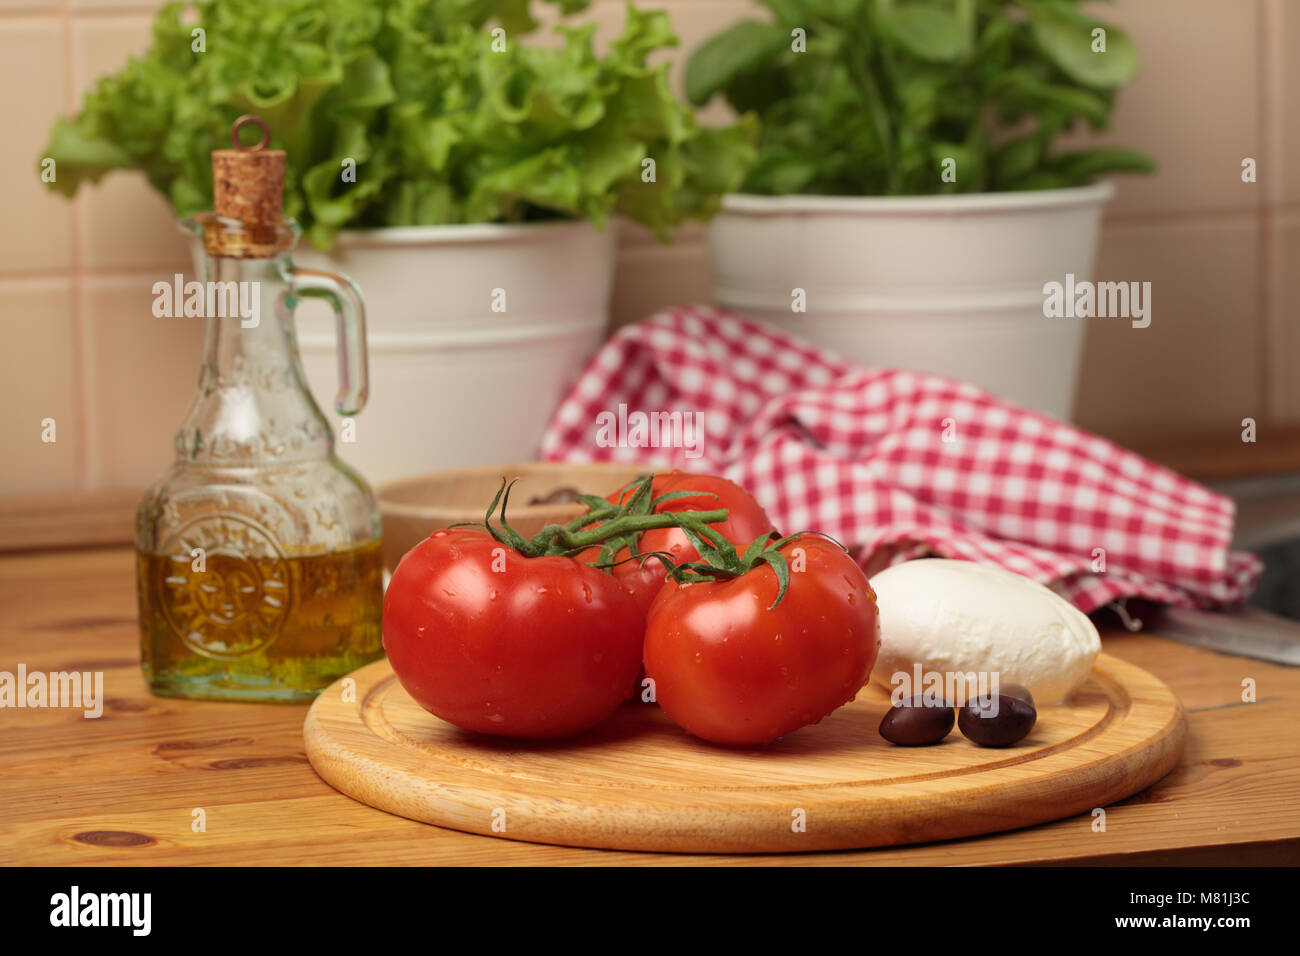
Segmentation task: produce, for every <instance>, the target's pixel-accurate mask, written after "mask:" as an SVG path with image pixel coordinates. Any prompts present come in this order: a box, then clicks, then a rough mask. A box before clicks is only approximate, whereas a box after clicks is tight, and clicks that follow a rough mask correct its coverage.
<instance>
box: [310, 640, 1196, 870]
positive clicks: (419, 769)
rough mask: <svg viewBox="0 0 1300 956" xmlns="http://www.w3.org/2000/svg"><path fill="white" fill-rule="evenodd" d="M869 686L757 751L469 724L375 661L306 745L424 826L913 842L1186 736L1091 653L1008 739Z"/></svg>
mask: <svg viewBox="0 0 1300 956" xmlns="http://www.w3.org/2000/svg"><path fill="white" fill-rule="evenodd" d="M888 709H889V695H888V693H887V692H886V691H884V690H883V689H881V688H880V687H878V686H876V685H874V684H873V685H869V686H868V687H866V688H864V689H863V691H862V692H861V693H859V694H858V697H857V699H856V700H854V701H853V702H852V703H850V704H848V705H846V706H844V707H841V708H840V709H839V710H837V711H835V712H834V713H833V714H831V715H830V716H829V717H827V718H825V719H824V720H822V721H821V722H820V723H819V724H817V725H816V726H815V727H806V728H803V729H802V730H800V731H798V732H796V733H793V734H790V735H789V736H787V737H784V738H782V739H781V740H778V741H776V742H775V743H773V744H772V745H771V746H769V747H766V748H752V749H737V748H728V747H716V746H712V745H710V744H708V743H706V742H704V741H701V740H698V739H696V738H694V737H691V736H689V735H687V734H685V733H683V732H682V731H681V730H679V729H678V728H677V727H675V726H674V725H673V724H672V722H671V721H670V720H668V718H667V717H666V716H665V715H664V713H663V712H662V711H661V710H659V708H657V707H652V706H644V705H642V704H640V703H639V702H632V703H628V704H625V705H624V706H623V707H621V708H620V709H619V710H618V711H617V712H616V713H615V714H614V715H613V716H612V717H611V718H610V719H608V720H607V721H605V722H604V723H602V724H601V725H600V726H599V727H597V728H596V729H595V730H593V731H591V732H590V733H588V734H584V735H583V736H582V737H580V738H577V739H575V740H570V741H558V742H554V743H546V744H521V743H519V742H518V741H509V740H504V739H499V738H492V737H485V736H482V735H477V734H469V733H465V732H463V731H461V730H460V729H459V728H457V727H455V726H453V725H451V724H448V723H445V722H444V721H442V720H439V719H438V718H437V717H435V716H433V715H432V714H429V713H427V712H426V711H424V710H423V709H422V708H421V707H420V706H419V705H418V704H416V703H415V701H413V700H412V699H411V697H410V695H408V694H407V693H406V691H405V690H403V689H402V686H401V684H400V683H398V681H397V678H396V677H395V676H394V674H393V669H392V667H391V666H389V664H388V661H386V660H381V661H376V662H375V663H373V664H369V665H367V666H365V667H363V668H361V669H360V670H358V671H356V672H355V673H354V674H352V675H350V676H349V677H348V678H343V679H341V680H339V681H337V682H335V683H334V684H333V685H332V686H330V687H328V688H326V690H325V691H324V692H323V693H322V694H321V696H320V697H318V698H317V699H316V701H315V703H314V704H313V705H312V706H311V709H310V711H309V712H308V714H307V720H306V723H305V726H304V738H305V741H306V747H307V758H308V759H309V760H310V761H311V764H312V766H313V767H314V768H315V769H316V772H317V773H319V774H320V775H321V777H322V778H324V779H325V780H326V781H327V782H328V783H330V784H331V785H332V786H333V787H335V788H336V789H338V790H340V791H342V792H343V793H346V794H348V795H349V796H352V797H354V798H356V799H358V800H360V801H362V802H363V803H366V804H369V805H370V806H373V807H377V808H379V809H381V810H387V811H389V812H391V813H396V814H399V815H400V816H404V817H410V818H411V819H414V820H422V821H424V822H425V823H432V824H438V825H440V826H448V827H452V828H454V829H457V830H466V831H469V832H471V833H482V834H485V835H488V836H502V837H506V838H509V839H515V840H528V841H530V842H537V843H556V844H561V845H565V846H586V847H596V848H600V849H617V850H650V851H661V852H695V853H718V852H729V853H759V852H768V853H780V852H802V851H807V850H845V849H856V848H860V847H872V846H892V845H896V844H904V843H922V842H931V841H936V840H946V839H952V838H954V837H964V836H971V835H973V834H978V833H989V832H993V831H997V830H1010V829H1015V828H1018V827H1023V826H1028V825H1029V824H1033V823H1041V822H1043V821H1045V820H1055V819H1060V818H1061V817H1067V816H1072V815H1074V814H1077V813H1086V812H1090V811H1091V810H1092V809H1093V808H1096V807H1104V806H1106V805H1107V804H1110V803H1112V802H1114V801H1115V800H1118V799H1121V798H1123V797H1127V796H1130V795H1132V794H1134V793H1136V792H1137V791H1139V790H1141V789H1142V788H1143V787H1145V786H1147V785H1148V784H1151V783H1153V782H1155V781H1156V780H1159V779H1160V778H1161V777H1163V776H1164V775H1165V774H1166V773H1168V772H1169V770H1170V769H1171V768H1172V767H1173V766H1174V764H1175V763H1176V762H1177V760H1178V757H1179V755H1180V754H1181V752H1182V748H1183V742H1184V739H1185V736H1186V727H1185V723H1184V720H1183V711H1182V707H1181V706H1180V705H1179V703H1178V700H1177V698H1176V697H1175V696H1174V695H1173V693H1172V692H1171V691H1170V690H1169V688H1167V687H1166V686H1165V685H1164V684H1162V683H1160V681H1158V680H1157V679H1156V678H1154V677H1152V676H1151V675H1150V674H1148V673H1147V672H1146V671H1143V670H1141V669H1140V668H1137V667H1134V666H1133V665H1132V664H1127V663H1125V662H1123V661H1121V660H1119V659H1118V658H1115V657H1111V656H1110V655H1107V654H1103V655H1102V656H1101V657H1100V659H1099V660H1098V661H1097V665H1096V666H1095V667H1094V668H1093V673H1092V677H1091V678H1090V679H1089V681H1088V682H1087V683H1086V684H1085V685H1084V686H1083V687H1082V688H1081V689H1080V691H1079V692H1078V693H1077V694H1075V695H1074V697H1073V699H1072V700H1071V702H1070V704H1069V705H1063V706H1057V707H1043V708H1042V709H1041V711H1040V713H1039V719H1038V722H1037V724H1036V725H1035V726H1034V729H1033V731H1032V732H1031V733H1030V735H1029V736H1028V737H1026V738H1025V739H1024V740H1023V741H1021V742H1020V743H1019V744H1017V745H1016V746H1014V747H1008V748H999V749H992V748H983V747H977V746H975V745H974V744H972V743H971V742H970V741H968V740H966V738H965V737H963V736H962V735H961V734H960V733H959V732H957V731H955V730H954V732H953V733H951V734H949V736H948V737H947V739H945V740H944V741H943V742H942V743H941V744H939V745H938V746H933V747H894V746H891V745H890V744H888V743H887V742H886V741H885V740H883V739H881V737H880V736H879V734H878V733H877V732H876V728H877V726H878V725H879V723H880V719H881V717H883V716H884V714H885V712H886V711H887V710H888Z"/></svg>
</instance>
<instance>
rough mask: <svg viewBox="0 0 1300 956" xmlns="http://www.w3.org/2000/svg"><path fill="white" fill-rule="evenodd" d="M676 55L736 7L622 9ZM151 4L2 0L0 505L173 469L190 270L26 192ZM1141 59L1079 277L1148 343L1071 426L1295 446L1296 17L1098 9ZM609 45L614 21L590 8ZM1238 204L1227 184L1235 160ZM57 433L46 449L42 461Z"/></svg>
mask: <svg viewBox="0 0 1300 956" xmlns="http://www.w3.org/2000/svg"><path fill="white" fill-rule="evenodd" d="M643 2H644V5H646V6H661V7H666V8H668V9H670V10H671V11H672V13H673V16H674V18H675V22H676V24H677V26H678V30H679V33H680V34H681V35H682V37H683V40H684V44H685V45H686V46H687V47H689V46H690V45H691V44H692V43H694V42H696V41H697V40H698V39H699V38H700V37H702V36H705V35H708V34H709V33H711V32H712V31H714V30H716V29H718V28H719V27H721V26H722V25H724V24H726V23H728V22H729V21H731V20H732V19H733V18H735V17H736V16H737V15H740V14H741V13H743V12H745V11H747V10H748V9H750V8H751V7H752V4H751V2H749V0H655V2H648V0H643ZM156 5H157V4H156V2H155V0H0V103H2V104H3V110H2V115H3V116H4V118H5V134H4V136H2V137H0V162H2V163H3V168H4V169H5V170H6V171H7V174H6V175H5V176H4V177H3V179H0V196H2V197H3V203H2V205H3V209H4V213H5V219H4V226H5V228H4V229H3V230H0V331H2V332H3V335H4V337H5V338H4V343H3V346H2V347H0V381H3V383H4V384H3V394H4V396H5V406H6V407H5V413H4V415H3V417H2V418H0V448H3V450H4V456H3V467H0V492H6V491H9V492H16V491H38V490H59V489H76V488H97V487H114V486H138V485H141V484H143V483H144V482H146V481H147V480H148V479H149V478H150V477H151V476H152V475H154V474H155V473H156V472H157V471H158V470H160V469H161V468H162V467H163V466H164V465H165V464H166V462H167V461H168V460H169V458H170V446H171V436H172V432H173V430H174V429H175V427H176V424H177V422H178V421H179V419H180V417H181V415H182V414H183V411H184V409H185V407H186V405H187V403H188V401H189V398H190V395H191V393H192V390H193V387H194V380H195V374H196V371H197V362H198V349H199V340H200V336H201V329H200V327H199V325H198V324H197V323H193V322H180V323H176V324H174V325H169V324H166V323H165V322H164V323H161V324H160V321H159V320H156V319H154V318H153V317H152V315H151V312H150V302H151V298H152V296H151V293H150V285H151V283H152V282H153V281H154V280H155V279H157V278H159V277H160V276H166V275H170V274H171V273H172V272H174V271H177V270H178V269H184V268H185V267H186V266H187V264H188V263H187V259H186V251H185V249H184V246H183V245H182V243H181V242H180V241H179V240H178V238H177V234H176V232H175V227H174V225H173V222H172V219H171V217H170V215H169V212H168V210H167V207H166V205H165V203H164V202H163V201H162V200H161V199H160V198H158V197H157V196H156V195H154V194H153V193H152V192H151V191H150V190H149V189H148V188H147V187H146V186H145V185H144V183H143V181H142V180H141V179H140V178H139V177H137V176H134V175H128V174H120V175H114V176H109V177H108V178H106V179H105V180H104V181H103V182H102V183H101V184H100V186H99V187H98V188H95V189H90V190H83V191H82V193H81V194H80V195H79V196H78V197H77V198H76V200H75V201H73V202H67V201H64V200H62V199H59V198H56V197H54V196H51V195H48V194H46V192H45V190H44V188H43V187H42V186H41V184H40V183H39V181H38V178H37V176H36V174H35V171H34V169H35V158H36V157H37V156H38V154H39V151H40V150H41V149H42V148H43V146H44V145H45V142H46V137H47V134H48V129H49V124H50V120H51V118H52V117H53V116H54V115H55V114H57V113H59V112H71V111H73V110H75V109H76V108H77V106H78V104H79V102H80V98H81V95H82V93H83V92H84V91H85V89H86V88H87V87H88V86H89V85H90V84H91V83H92V82H93V81H94V79H95V78H96V77H98V76H99V75H101V74H103V73H105V72H108V71H110V70H113V69H115V68H116V67H118V66H119V65H120V64H121V63H122V61H123V60H124V59H125V57H126V56H127V55H128V54H130V53H133V52H136V51H140V50H143V49H144V47H145V46H146V45H147V42H148V26H149V22H150V15H151V12H152V10H153V8H154V7H155V6H156ZM1098 9H1099V10H1100V11H1101V12H1102V15H1103V16H1106V17H1109V18H1111V19H1113V20H1115V21H1117V22H1118V23H1120V24H1121V25H1122V26H1124V27H1125V28H1127V29H1128V30H1129V31H1130V32H1131V33H1132V34H1133V35H1134V37H1135V39H1136V40H1137V43H1138V46H1139V49H1140V51H1141V53H1142V57H1143V66H1142V70H1141V73H1140V74H1139V77H1138V79H1137V80H1136V81H1135V82H1134V83H1133V84H1132V85H1131V86H1130V87H1129V88H1127V89H1126V90H1125V91H1124V92H1123V93H1122V95H1121V102H1120V106H1119V109H1118V111H1117V115H1116V121H1115V124H1114V129H1113V132H1112V134H1111V135H1110V137H1109V138H1110V139H1113V140H1114V141H1115V142H1117V143H1123V144H1125V145H1129V146H1134V147H1138V148H1141V149H1144V150H1146V151H1148V152H1150V153H1152V154H1154V155H1155V157H1156V158H1157V160H1158V161H1159V163H1160V166H1161V172H1160V174H1159V175H1158V176H1157V177H1155V178H1152V179H1147V178H1140V179H1137V178H1135V179H1127V180H1125V181H1123V182H1122V183H1121V186H1120V191H1119V196H1118V197H1117V199H1116V200H1115V201H1114V202H1113V203H1112V204H1111V207H1110V209H1109V211H1108V214H1107V218H1106V227H1105V230H1104V235H1103V242H1102V249H1101V256H1100V265H1099V271H1100V276H1099V277H1100V278H1110V279H1124V280H1144V281H1151V282H1152V283H1153V300H1154V305H1155V310H1156V312H1155V315H1156V319H1155V321H1153V323H1152V325H1151V327H1150V328H1148V329H1144V330H1141V331H1134V330H1131V329H1130V328H1129V327H1128V325H1127V324H1126V323H1106V322H1096V323H1094V324H1093V325H1092V326H1090V328H1089V333H1088V340H1087V351H1086V359H1085V367H1084V374H1083V381H1082V385H1081V389H1080V394H1079V402H1078V411H1077V418H1078V420H1079V421H1080V422H1081V423H1082V424H1083V425H1085V426H1086V427H1090V428H1092V429H1094V430H1097V431H1101V432H1103V433H1105V434H1110V435H1115V436H1119V437H1121V438H1122V437H1124V436H1127V435H1132V434H1138V433H1142V432H1166V433H1168V432H1174V431H1181V430H1185V429H1190V430H1194V429H1200V428H1215V429H1217V428H1232V427H1239V426H1237V425H1236V424H1235V423H1237V422H1239V421H1240V420H1241V419H1242V418H1243V417H1246V416H1251V417H1254V418H1256V419H1258V420H1260V421H1261V422H1265V421H1275V422H1286V423H1300V375H1296V374H1295V373H1294V369H1293V367H1294V366H1295V365H1296V364H1297V362H1298V361H1300V307H1297V305H1296V304H1295V301H1294V300H1293V299H1292V298H1291V297H1290V295H1289V293H1288V286H1287V280H1288V278H1289V275H1290V274H1300V160H1297V159H1296V157H1298V156H1300V0H1118V2H1117V3H1115V4H1113V5H1102V6H1100V7H1099V8H1098ZM594 16H596V17H598V18H599V19H600V20H601V21H602V23H603V24H605V26H604V27H603V28H602V29H603V30H609V29H613V28H614V26H615V25H616V24H617V23H619V22H621V18H622V3H621V0H598V3H597V7H596V10H595V12H594ZM1246 156H1250V157H1252V158H1254V159H1255V160H1256V161H1257V163H1258V168H1259V182H1258V183H1255V184H1245V183H1242V182H1241V179H1240V164H1241V160H1242V158H1243V157H1246ZM707 289H708V267H707V262H706V260H705V255H704V246H703V242H702V239H701V236H700V233H699V232H698V230H693V231H689V232H688V233H687V235H686V236H685V237H684V239H683V241H681V242H679V243H678V245H677V246H675V247H672V248H669V249H665V248H662V247H659V246H658V245H656V244H653V243H648V242H644V241H640V240H638V239H637V238H636V237H630V238H629V239H628V241H627V242H626V243H625V248H624V253H623V258H622V262H621V264H620V268H619V278H618V285H617V288H616V292H615V303H614V308H615V314H616V318H617V319H619V320H630V319H632V318H635V317H637V316H639V315H641V314H643V313H644V312H645V311H646V310H648V309H651V308H653V307H655V306H657V305H660V304H663V303H665V302H667V301H672V300H674V299H678V300H681V299H699V298H702V297H703V296H704V295H705V294H706V293H707ZM45 418H54V419H55V420H56V421H57V428H58V440H57V441H56V442H54V443H52V444H47V443H43V442H41V441H40V440H39V434H40V422H41V420H42V419H45Z"/></svg>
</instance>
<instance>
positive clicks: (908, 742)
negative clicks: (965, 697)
mask: <svg viewBox="0 0 1300 956" xmlns="http://www.w3.org/2000/svg"><path fill="white" fill-rule="evenodd" d="M955 720H956V715H955V714H954V713H953V709H952V705H951V704H943V703H940V704H939V705H938V706H935V704H934V702H933V701H931V702H930V704H929V706H927V705H926V703H925V698H924V696H923V695H920V694H918V695H917V696H915V697H912V698H909V699H908V700H904V701H900V702H899V703H897V704H895V705H894V706H893V707H890V708H889V710H888V712H887V713H886V714H885V716H884V718H883V719H882V720H881V721H880V736H882V737H884V738H885V739H886V740H888V741H889V742H890V743H891V744H898V745H899V746H902V747H925V746H928V745H930V744H937V743H938V742H939V741H941V740H943V738H944V737H947V736H948V733H949V731H951V730H952V725H953V722H954V721H955Z"/></svg>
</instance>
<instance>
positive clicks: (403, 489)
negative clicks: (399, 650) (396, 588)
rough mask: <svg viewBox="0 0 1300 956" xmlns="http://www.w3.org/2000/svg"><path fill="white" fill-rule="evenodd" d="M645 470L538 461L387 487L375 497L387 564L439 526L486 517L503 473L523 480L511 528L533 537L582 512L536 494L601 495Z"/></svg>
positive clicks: (513, 495) (513, 499)
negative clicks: (567, 490)
mask: <svg viewBox="0 0 1300 956" xmlns="http://www.w3.org/2000/svg"><path fill="white" fill-rule="evenodd" d="M646 471H647V469H646V468H645V467H644V466H638V465H615V464H603V463H597V464H578V463H573V464H570V463H566V462H536V461H534V462H527V463H524V464H512V465H483V466H480V467H475V468H458V469H454V470H449V471H435V472H432V473H431V474H427V475H420V476H419V477H416V478H404V479H403V480H401V481H396V482H392V483H391V484H387V485H383V486H382V487H380V488H379V489H378V492H377V496H378V498H379V513H380V517H381V518H382V519H383V524H384V567H385V568H387V569H388V570H389V571H392V570H393V568H395V567H397V562H398V561H400V560H401V559H402V555H404V554H406V552H407V551H409V550H411V548H413V547H415V545H417V544H419V543H420V542H421V541H423V540H424V539H425V538H427V537H428V536H429V535H430V534H431V533H432V532H434V531H436V530H438V529H439V528H446V527H449V526H450V525H453V524H457V523H458V522H462V521H482V520H483V515H484V512H486V511H487V506H488V503H489V502H490V501H491V500H492V496H493V495H495V494H496V493H497V489H498V488H500V487H501V478H502V477H503V476H504V477H505V478H506V479H507V480H509V479H512V478H518V479H519V481H518V482H517V483H516V484H515V487H514V489H513V490H512V491H511V492H510V513H509V515H508V518H509V520H510V526H511V527H512V528H514V529H515V530H516V531H518V532H519V533H520V534H521V535H523V536H524V537H525V538H531V537H532V536H533V535H535V534H536V533H537V532H538V531H540V530H542V528H543V527H545V526H546V525H548V524H563V523H565V522H567V521H572V520H573V519H574V518H576V517H578V515H580V514H582V512H583V507H582V505H580V504H553V505H530V504H529V503H528V502H529V501H530V500H532V499H533V498H535V497H546V496H547V495H549V494H550V493H551V492H552V491H555V490H556V489H557V488H573V489H575V490H577V491H578V492H581V493H582V494H590V495H602V496H603V495H607V494H609V493H610V492H611V491H614V490H615V489H617V488H619V487H620V486H622V485H625V484H627V483H628V482H629V481H632V480H633V479H634V478H636V477H638V476H639V475H643V474H645V473H646ZM499 513H500V512H498V514H499ZM494 523H495V522H494Z"/></svg>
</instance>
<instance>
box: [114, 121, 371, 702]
mask: <svg viewBox="0 0 1300 956" xmlns="http://www.w3.org/2000/svg"><path fill="white" fill-rule="evenodd" d="M249 123H253V124H256V125H257V126H259V127H260V128H261V131H262V134H263V138H262V141H261V142H259V143H258V144H257V145H256V146H254V147H251V148H249V147H245V146H243V145H242V143H241V140H240V138H239V130H240V129H241V128H242V127H243V126H245V125H248V124H249ZM231 138H232V141H233V143H234V148H233V149H223V150H214V151H213V153H212V171H213V184H214V194H215V203H214V207H215V208H214V211H213V212H210V213H204V214H202V215H199V216H197V217H195V218H193V219H190V220H187V221H186V222H185V223H184V226H185V228H186V229H187V230H188V232H189V234H190V238H191V243H192V246H193V251H194V261H195V267H196V270H197V274H198V279H199V284H198V285H195V284H193V283H187V284H186V295H187V300H188V297H189V296H190V295H191V294H193V295H201V296H202V297H203V305H204V311H203V314H204V317H205V321H206V334H205V342H204V355H203V363H202V366H201V368H200V370H199V381H198V390H197V393H196V394H195V396H194V401H193V404H192V405H191V406H190V409H189V413H188V415H187V417H186V418H185V420H184V422H183V423H182V424H181V426H180V429H179V430H178V431H177V432H176V437H175V443H174V444H175V450H176V457H175V461H174V463H173V464H172V466H171V468H170V469H169V470H168V471H167V472H166V473H165V474H163V475H162V476H161V477H160V478H159V479H158V480H157V481H156V482H155V483H154V485H153V486H152V487H151V488H150V489H149V491H148V492H146V494H145V496H144V498H143V499H142V500H141V502H140V506H139V509H138V511H137V514H136V552H137V587H138V591H139V605H140V630H141V657H142V662H143V666H144V673H145V678H146V680H147V681H148V683H149V686H150V688H151V689H152V690H153V692H154V693H156V694H161V695H165V696H175V697H197V698H210V699H226V700H262V701H295V700H308V699H311V698H312V697H314V696H315V695H316V694H317V693H319V692H320V691H321V690H322V689H323V688H324V687H325V686H327V685H328V684H329V683H330V682H332V681H333V680H335V679H336V678H338V677H339V676H341V675H343V674H346V673H347V672H349V671H351V670H353V669H355V668H357V667H359V666H360V665H362V664H365V663H367V662H368V661H371V660H374V659H376V658H377V657H379V656H381V655H382V653H383V649H382V644H381V636H380V614H381V604H382V589H383V585H382V575H383V566H382V560H381V556H380V539H379V534H380V524H379V516H378V513H377V509H376V507H375V501H374V496H373V494H372V492H371V490H370V488H369V486H368V485H367V484H366V482H365V480H364V479H363V478H362V477H361V476H360V475H358V474H357V473H356V472H355V471H353V470H352V469H350V468H349V467H348V466H347V465H345V464H344V463H343V462H341V461H340V460H339V459H338V458H337V457H336V456H335V454H334V435H333V433H332V432H331V430H330V426H329V423H328V422H327V420H326V419H325V416H324V415H323V414H322V413H321V410H320V408H319V407H318V406H317V404H316V402H315V400H314V399H313V398H312V395H311V392H310V390H309V389H308V388H307V385H306V380H305V377H304V374H303V370H302V365H301V362H300V360H299V357H298V347H297V340H296V336H295V332H294V326H293V311H294V308H295V307H296V305H297V303H298V302H299V300H300V299H301V298H302V297H304V296H315V297H319V298H322V299H324V300H325V301H326V302H328V303H329V304H330V306H331V307H332V308H333V310H334V312H335V315H336V319H337V327H338V330H339V372H340V387H339V392H338V395H337V399H336V402H335V405H336V407H337V409H338V411H339V413H340V414H341V415H345V416H350V415H354V414H356V413H357V412H359V411H360V410H361V408H362V407H363V406H364V404H365V401H366V394H367V361H366V341H365V314H364V306H363V303H362V299H361V295H360V293H359V291H358V289H357V287H356V286H355V285H354V284H353V283H352V282H351V280H349V279H347V278H346V277H344V276H341V275H335V274H333V273H327V272H321V271H317V270H311V269H299V268H296V267H295V266H294V264H293V262H292V260H291V258H290V255H289V254H290V252H291V251H292V249H293V248H294V246H295V244H296V242H297V239H298V234H299V230H298V227H297V224H296V223H294V222H293V220H291V219H287V218H284V217H282V214H281V208H282V196H283V184H284V167H285V154H284V152H283V151H280V150H271V149H267V148H266V146H267V145H268V143H269V140H270V132H269V130H268V129H267V128H266V124H265V123H263V122H262V121H261V120H260V119H257V118H256V117H241V118H240V119H239V120H237V121H236V122H235V126H234V128H233V129H232V131H231ZM187 314H188V309H187Z"/></svg>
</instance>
